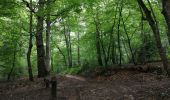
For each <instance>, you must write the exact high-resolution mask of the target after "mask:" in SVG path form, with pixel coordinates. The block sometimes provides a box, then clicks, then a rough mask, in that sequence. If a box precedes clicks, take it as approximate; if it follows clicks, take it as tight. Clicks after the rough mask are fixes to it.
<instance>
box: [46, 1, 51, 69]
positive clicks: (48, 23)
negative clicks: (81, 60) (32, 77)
mask: <svg viewBox="0 0 170 100" xmlns="http://www.w3.org/2000/svg"><path fill="white" fill-rule="evenodd" d="M50 2H51V1H50V0H47V19H46V24H47V26H46V27H47V28H46V67H47V70H48V71H50V36H51V33H50V30H51V26H50V24H51V21H50Z"/></svg>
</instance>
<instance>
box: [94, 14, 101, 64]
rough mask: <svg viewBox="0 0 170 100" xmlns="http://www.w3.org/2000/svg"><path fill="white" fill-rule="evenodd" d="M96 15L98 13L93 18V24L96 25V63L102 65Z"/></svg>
mask: <svg viewBox="0 0 170 100" xmlns="http://www.w3.org/2000/svg"><path fill="white" fill-rule="evenodd" d="M97 17H98V14H97V15H96V18H94V22H95V26H96V50H97V59H98V63H99V65H100V66H103V62H102V55H101V47H100V46H101V45H100V31H99V26H98V22H97Z"/></svg>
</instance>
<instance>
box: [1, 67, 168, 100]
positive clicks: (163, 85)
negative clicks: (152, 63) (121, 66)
mask: <svg viewBox="0 0 170 100" xmlns="http://www.w3.org/2000/svg"><path fill="white" fill-rule="evenodd" d="M56 80H57V98H53V99H52V98H51V95H50V91H51V90H50V88H45V84H44V81H43V79H38V78H36V79H35V81H34V82H30V81H28V79H26V78H22V79H18V80H15V81H9V82H6V81H1V82H0V100H170V79H169V78H167V77H166V76H163V75H155V74H152V73H144V72H138V71H132V70H119V71H116V72H112V74H111V75H110V76H96V77H94V78H87V77H83V76H80V75H65V76H59V75H58V76H56Z"/></svg>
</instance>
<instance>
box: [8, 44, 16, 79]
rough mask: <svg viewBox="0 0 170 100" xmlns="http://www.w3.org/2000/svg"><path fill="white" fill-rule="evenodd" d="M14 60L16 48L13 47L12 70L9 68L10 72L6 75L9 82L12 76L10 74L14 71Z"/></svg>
mask: <svg viewBox="0 0 170 100" xmlns="http://www.w3.org/2000/svg"><path fill="white" fill-rule="evenodd" d="M15 60H16V47H14V52H13V61H12V68H11V70H10V72H9V74H8V78H7V79H8V80H10V79H11V74H12V72H13V70H14V68H15Z"/></svg>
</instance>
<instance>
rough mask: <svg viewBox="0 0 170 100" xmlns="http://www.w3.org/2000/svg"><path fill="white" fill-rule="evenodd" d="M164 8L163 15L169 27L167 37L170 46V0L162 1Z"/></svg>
mask: <svg viewBox="0 0 170 100" xmlns="http://www.w3.org/2000/svg"><path fill="white" fill-rule="evenodd" d="M162 8H163V10H162V14H163V15H164V17H165V20H166V23H167V26H168V32H167V36H168V41H169V44H170V0H162Z"/></svg>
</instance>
